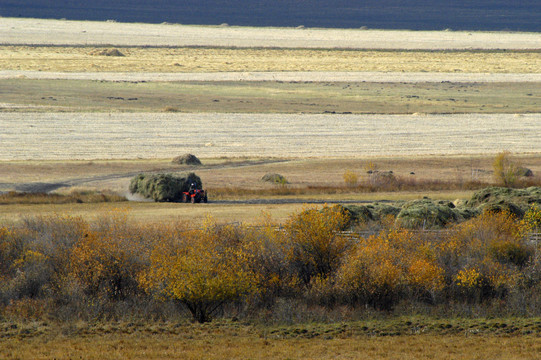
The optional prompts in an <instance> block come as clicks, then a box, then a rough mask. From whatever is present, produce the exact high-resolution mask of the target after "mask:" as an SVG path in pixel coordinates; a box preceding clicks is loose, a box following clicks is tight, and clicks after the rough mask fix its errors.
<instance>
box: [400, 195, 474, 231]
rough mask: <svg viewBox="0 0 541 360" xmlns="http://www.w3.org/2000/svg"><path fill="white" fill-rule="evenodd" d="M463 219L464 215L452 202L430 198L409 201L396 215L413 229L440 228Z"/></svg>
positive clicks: (405, 225) (404, 224) (402, 223)
mask: <svg viewBox="0 0 541 360" xmlns="http://www.w3.org/2000/svg"><path fill="white" fill-rule="evenodd" d="M463 220H464V216H463V215H462V213H461V212H460V211H459V210H458V209H456V208H455V205H453V203H452V202H450V201H433V200H430V199H421V200H413V201H408V202H406V203H405V204H404V205H403V206H402V209H401V210H400V212H399V213H398V215H397V216H396V221H397V222H399V223H400V224H401V225H402V226H404V227H406V228H411V229H413V228H425V229H438V228H443V227H445V226H447V225H448V224H450V223H456V222H459V221H463Z"/></svg>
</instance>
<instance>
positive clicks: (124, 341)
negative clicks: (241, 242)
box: [0, 318, 541, 360]
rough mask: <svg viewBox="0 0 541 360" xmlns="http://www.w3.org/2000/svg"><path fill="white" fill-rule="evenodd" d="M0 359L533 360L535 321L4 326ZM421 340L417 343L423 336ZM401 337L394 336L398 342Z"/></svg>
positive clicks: (536, 333)
mask: <svg viewBox="0 0 541 360" xmlns="http://www.w3.org/2000/svg"><path fill="white" fill-rule="evenodd" d="M2 328H3V329H4V330H3V331H2V333H3V335H4V339H3V340H2V347H1V348H0V356H1V357H2V358H3V359H26V358H32V359H51V358H55V359H59V360H60V359H70V358H73V357H79V356H81V355H82V354H84V356H83V358H84V359H89V360H90V359H120V358H129V359H164V358H183V359H200V358H201V356H202V354H205V355H204V357H205V358H206V359H240V358H242V359H246V358H254V359H261V358H265V359H286V358H287V359H351V358H361V357H362V358H370V359H448V358H452V359H502V360H504V359H532V360H533V359H535V358H536V357H537V356H538V354H539V352H540V351H541V346H540V344H539V337H538V336H539V321H538V319H521V320H518V321H517V320H516V319H488V320H487V319H477V320H469V319H449V320H439V321H438V320H431V319H420V320H419V319H416V318H413V319H399V320H387V321H385V320H380V321H367V322H349V323H347V322H346V323H335V324H317V323H316V324H306V325H302V324H298V325H285V326H280V325H274V326H272V325H271V326H264V327H261V326H258V325H247V324H242V323H234V322H226V321H223V322H220V321H218V322H216V323H211V324H205V325H198V324H185V323H179V324H176V323H160V324H154V325H151V324H140V323H137V322H136V323H111V324H100V323H97V324H86V323H82V322H81V323H74V324H64V325H62V324H60V325H59V326H58V327H55V325H53V324H43V323H40V322H36V323H29V324H19V325H15V327H13V326H12V324H3V326H2ZM421 334H422V335H421ZM399 335H400V336H399Z"/></svg>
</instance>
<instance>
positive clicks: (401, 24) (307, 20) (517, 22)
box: [0, 0, 541, 32]
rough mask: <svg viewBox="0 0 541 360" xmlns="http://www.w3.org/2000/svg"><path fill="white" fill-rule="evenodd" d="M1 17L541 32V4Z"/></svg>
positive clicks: (304, 0)
mask: <svg viewBox="0 0 541 360" xmlns="http://www.w3.org/2000/svg"><path fill="white" fill-rule="evenodd" d="M0 16H4V17H32V18H56V19H59V18H66V19H70V20H109V19H114V20H117V21H121V22H146V23H161V22H171V23H181V24H202V25H207V24H208V25H218V24H222V23H228V24H230V25H245V26H287V27H295V26H299V25H304V26H306V27H329V28H359V27H362V26H366V27H368V28H376V29H412V30H442V29H446V28H450V29H453V30H512V31H534V32H541V20H540V19H541V1H539V0H521V1H511V0H477V1H472V0H454V1H448V0H409V1H406V0H364V1H352V0H350V1H345V0H335V1H328V0H251V1H247V0H237V1H234V0H115V1H111V0H92V1H89V0H55V1H50V0H2V1H1V2H0Z"/></svg>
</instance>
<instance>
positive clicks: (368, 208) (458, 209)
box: [343, 187, 541, 229]
mask: <svg viewBox="0 0 541 360" xmlns="http://www.w3.org/2000/svg"><path fill="white" fill-rule="evenodd" d="M532 205H537V206H538V207H541V187H529V188H527V189H509V188H501V187H490V188H485V189H482V190H479V191H477V192H475V193H474V194H473V196H472V198H471V199H470V200H468V201H465V202H463V203H457V205H455V204H454V203H452V202H450V201H434V200H431V199H428V198H425V199H421V200H413V201H407V202H403V203H396V204H394V205H388V204H380V203H374V204H371V205H361V206H358V205H345V206H343V208H344V209H345V210H346V211H347V212H348V214H349V216H350V219H351V223H359V222H362V223H366V222H370V221H379V220H382V219H383V218H384V217H385V216H387V215H393V216H396V221H397V222H398V223H399V224H400V225H402V226H404V227H406V228H410V229H419V228H424V229H441V228H444V227H446V226H448V225H450V224H453V223H457V222H461V221H464V220H468V219H471V218H473V217H475V216H477V215H479V214H481V213H482V212H483V211H497V212H500V211H507V212H510V213H511V214H513V215H515V216H516V217H517V218H521V217H522V216H524V213H525V212H526V211H528V209H529V208H530V207H531V206H532Z"/></svg>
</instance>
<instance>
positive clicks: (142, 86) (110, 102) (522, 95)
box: [0, 72, 541, 117]
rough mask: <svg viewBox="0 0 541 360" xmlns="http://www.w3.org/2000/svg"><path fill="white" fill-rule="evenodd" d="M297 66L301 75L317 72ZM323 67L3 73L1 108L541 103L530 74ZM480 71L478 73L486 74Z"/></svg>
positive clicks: (437, 110)
mask: <svg viewBox="0 0 541 360" xmlns="http://www.w3.org/2000/svg"><path fill="white" fill-rule="evenodd" d="M26 73H27V74H28V72H26ZM50 74H52V73H47V74H43V73H39V75H40V76H43V75H50ZM63 74H66V73H63ZM78 74H82V73H78ZM94 74H96V73H93V74H92V75H94ZM102 74H104V75H105V76H110V75H111V74H110V73H100V74H99V75H98V78H99V77H101V76H102ZM115 74H117V73H115ZM153 74H156V73H153ZM205 74H206V75H209V74H210V73H205ZM215 74H216V75H217V76H218V77H222V76H224V74H223V73H215ZM227 74H233V73H227ZM258 74H262V73H258ZM273 74H276V76H277V77H278V78H279V77H280V76H281V74H277V73H273ZM294 74H297V75H298V76H299V77H300V78H304V79H306V78H310V77H311V75H314V74H315V73H302V74H299V73H294ZM325 74H327V75H329V76H327V77H328V78H329V79H330V80H331V81H319V80H318V81H316V82H312V81H310V82H307V81H302V82H300V83H299V82H297V81H285V82H284V81H243V80H241V81H203V82H202V81H179V82H177V81H166V82H165V81H152V82H148V81H147V80H142V79H138V80H130V79H131V78H133V76H131V75H128V76H126V75H125V74H123V77H121V79H123V80H113V81H94V80H91V79H89V80H48V79H20V78H11V79H0V92H2V93H3V96H2V100H1V102H0V112H21V113H25V112H54V111H62V112H150V113H156V112H183V113H200V112H210V113H306V114H321V113H332V112H334V113H353V114H413V113H425V114H465V113H471V112H479V113H484V114H490V113H496V114H501V113H506V114H521V113H535V112H537V110H538V109H539V104H541V87H540V84H541V82H534V81H529V80H531V79H523V80H525V81H524V82H520V81H519V82H515V81H509V79H501V80H500V81H501V82H472V83H469V82H468V83H456V82H447V81H443V80H442V79H445V78H446V77H435V79H436V80H437V81H429V82H417V81H411V78H410V79H403V80H406V81H399V79H395V82H380V81H374V82H364V81H361V80H360V79H362V78H363V77H359V78H358V79H353V76H349V77H346V79H349V80H348V81H344V82H340V81H339V80H336V78H337V77H338V76H335V75H333V74H334V73H325ZM342 74H349V73H342ZM357 74H359V73H357ZM378 74H379V73H378ZM393 74H396V73H393ZM415 74H418V73H415ZM32 75H34V74H32ZM186 75H188V74H186ZM189 75H195V74H193V73H191V74H189ZM266 75H267V76H268V75H269V74H266ZM288 75H292V73H288ZM317 75H318V77H320V78H325V75H324V74H321V73H317ZM432 75H434V73H432ZM502 75H512V74H502ZM138 76H139V75H137V73H136V75H135V77H138ZM169 77H173V74H170V73H169ZM380 77H381V76H380ZM412 77H415V76H413V75H412ZM471 77H472V75H471V74H470V78H471ZM485 78H486V77H482V76H481V79H482V80H483V81H485ZM540 79H541V74H540ZM355 80H357V81H355ZM502 80H506V81H502ZM172 117H174V116H172Z"/></svg>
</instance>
